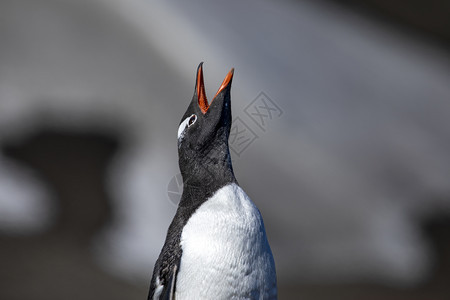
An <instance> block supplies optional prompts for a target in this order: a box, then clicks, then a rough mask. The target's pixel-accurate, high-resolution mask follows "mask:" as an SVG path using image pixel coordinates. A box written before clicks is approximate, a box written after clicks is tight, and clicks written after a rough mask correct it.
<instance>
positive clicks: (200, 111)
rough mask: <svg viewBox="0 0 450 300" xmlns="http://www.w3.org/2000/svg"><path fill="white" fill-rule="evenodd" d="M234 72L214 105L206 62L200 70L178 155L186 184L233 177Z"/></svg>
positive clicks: (182, 123) (183, 120) (182, 124)
mask: <svg viewBox="0 0 450 300" xmlns="http://www.w3.org/2000/svg"><path fill="white" fill-rule="evenodd" d="M233 73H234V69H231V70H230V72H228V74H227V75H226V77H225V79H224V80H223V82H222V85H221V86H220V87H219V90H218V91H217V93H216V95H215V96H214V98H213V99H212V100H211V103H208V100H207V99H206V93H205V84H204V80H203V63H200V65H199V66H198V68H197V76H196V84H195V89H194V95H193V97H192V101H191V102H190V104H189V106H188V108H187V110H186V112H185V113H184V115H183V117H182V118H181V121H180V125H179V128H178V156H179V166H180V171H181V174H182V176H183V181H184V183H185V184H191V185H198V184H202V185H204V184H207V183H208V181H209V180H211V181H214V180H217V178H215V177H223V176H225V177H230V174H231V177H232V178H234V176H233V175H232V174H233V172H232V167H231V159H230V153H229V149H228V137H229V135H230V128H231V101H230V90H231V81H232V79H233Z"/></svg>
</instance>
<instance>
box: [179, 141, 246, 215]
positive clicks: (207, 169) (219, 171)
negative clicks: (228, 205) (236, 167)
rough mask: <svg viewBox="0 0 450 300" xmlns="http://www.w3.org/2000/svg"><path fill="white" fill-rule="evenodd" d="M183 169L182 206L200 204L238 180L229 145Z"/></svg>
mask: <svg viewBox="0 0 450 300" xmlns="http://www.w3.org/2000/svg"><path fill="white" fill-rule="evenodd" d="M182 171H184V172H182V176H183V195H182V197H181V201H180V206H185V205H189V206H190V205H192V204H198V205H199V204H201V203H203V202H205V201H206V200H207V199H209V198H210V197H211V196H212V195H213V194H214V193H215V192H216V191H217V190H219V189H220V188H221V187H224V186H226V185H228V184H231V183H236V182H237V181H236V178H235V176H234V173H233V166H232V164H231V157H230V153H229V150H228V147H227V148H226V151H211V152H209V153H208V154H207V155H204V156H202V157H201V158H199V159H197V160H195V162H194V163H193V164H190V168H188V169H187V170H182Z"/></svg>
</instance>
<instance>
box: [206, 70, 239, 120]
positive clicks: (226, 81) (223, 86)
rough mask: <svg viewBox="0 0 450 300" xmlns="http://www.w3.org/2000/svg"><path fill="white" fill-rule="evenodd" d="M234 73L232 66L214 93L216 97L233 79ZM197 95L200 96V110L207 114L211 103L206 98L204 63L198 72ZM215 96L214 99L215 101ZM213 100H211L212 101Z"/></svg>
mask: <svg viewBox="0 0 450 300" xmlns="http://www.w3.org/2000/svg"><path fill="white" fill-rule="evenodd" d="M233 74H234V68H231V70H230V72H228V74H227V76H225V79H224V80H223V82H222V84H221V85H220V87H219V90H218V91H217V93H216V94H215V95H214V98H216V96H217V95H218V94H219V93H220V92H221V91H222V90H224V89H225V88H226V87H227V86H228V84H230V82H231V79H233ZM197 96H198V106H199V107H200V110H201V111H202V113H203V114H205V113H206V112H207V111H208V108H209V105H210V104H208V100H207V99H206V92H205V82H204V80H203V65H202V64H201V65H200V67H199V68H198V72H197ZM214 98H213V100H212V101H214ZM212 101H211V102H212Z"/></svg>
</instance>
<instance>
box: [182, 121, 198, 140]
mask: <svg viewBox="0 0 450 300" xmlns="http://www.w3.org/2000/svg"><path fill="white" fill-rule="evenodd" d="M196 121H197V116H196V115H191V116H190V117H187V118H186V119H185V120H184V121H183V122H181V124H180V127H178V139H180V138H182V137H183V136H184V131H185V130H186V128H188V127H191V126H192V125H194V124H195V122H196Z"/></svg>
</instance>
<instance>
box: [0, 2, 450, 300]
mask: <svg viewBox="0 0 450 300" xmlns="http://www.w3.org/2000/svg"><path fill="white" fill-rule="evenodd" d="M412 32H413V30H411V31H408V30H399V29H397V28H396V26H394V25H392V23H385V22H381V21H380V20H379V19H377V18H372V17H370V18H369V17H367V15H366V14H364V13H361V11H359V10H352V9H349V8H348V7H347V6H340V5H338V4H337V3H335V2H328V1H278V2H275V1H273V2H272V1H253V0H252V1H245V2H240V1H227V2H224V1H222V2H217V3H215V2H214V3H213V2H208V1H200V0H195V1H185V2H181V1H178V2H177V1H148V0H147V1H144V0H128V1H119V0H114V1H106V0H96V1H87V0H81V1H71V0H60V1H57V0H41V1H32V0H23V1H9V0H6V1H5V0H4V1H2V2H0V41H1V46H0V146H1V147H2V148H1V149H2V151H1V152H0V265H3V266H6V267H1V270H0V298H1V299H26V298H29V297H31V296H33V297H34V299H61V298H65V299H124V298H127V299H132V298H136V299H138V298H141V299H143V298H145V297H146V291H147V288H148V282H149V279H150V274H151V272H152V269H153V264H154V261H155V260H156V258H157V256H158V254H159V251H160V249H161V247H162V244H163V241H164V238H165V232H166V230H167V227H168V224H169V222H170V221H171V219H172V217H173V215H174V213H175V210H176V206H175V205H174V203H173V202H174V201H173V200H171V199H170V198H169V194H168V192H171V191H172V190H171V189H173V188H176V187H177V186H176V185H173V182H174V176H176V175H177V174H178V173H179V171H178V166H177V148H176V130H177V128H178V123H179V121H180V118H181V116H182V114H183V113H184V111H185V109H186V107H187V105H188V103H189V101H190V99H191V97H192V94H193V88H194V83H195V81H194V76H195V71H196V67H197V65H198V63H199V62H200V61H204V62H205V65H204V70H205V83H206V90H207V94H208V95H209V98H211V97H212V95H214V93H215V92H216V90H217V88H218V87H219V85H220V83H221V82H222V80H223V78H224V76H225V75H226V73H227V72H228V70H229V69H230V68H231V67H235V69H236V70H235V77H234V80H233V88H232V104H233V117H234V122H235V124H236V126H240V128H241V129H243V128H245V129H246V134H247V136H246V138H250V141H251V142H250V143H248V144H245V145H240V144H237V143H232V147H234V150H235V151H234V152H233V160H234V169H235V174H236V176H237V178H238V180H239V182H240V184H241V186H242V187H243V188H244V190H246V192H247V193H248V194H249V196H250V197H251V198H252V199H253V201H254V202H255V203H256V204H257V205H258V207H259V208H260V210H261V212H262V214H263V217H264V220H265V225H266V229H267V232H268V237H269V241H270V243H271V245H272V250H273V252H274V256H275V261H276V266H277V272H278V281H279V285H280V298H285V299H297V298H298V297H301V296H303V297H305V298H307V299H311V298H313V299H329V297H330V295H328V294H327V291H329V292H330V294H331V295H333V292H336V291H338V292H339V293H340V294H341V295H342V297H343V298H342V299H353V298H355V297H356V298H360V296H361V295H366V294H367V293H370V294H371V295H373V297H374V298H373V299H401V298H402V297H403V298H404V297H406V298H408V299H415V298H414V297H415V296H417V295H418V296H417V297H421V295H422V296H423V295H427V297H429V296H430V295H432V296H433V297H435V298H433V299H444V298H440V297H445V296H442V295H445V294H446V293H447V294H448V288H447V289H445V287H443V286H442V285H440V284H439V283H440V282H445V280H448V277H447V276H448V275H449V269H448V268H447V269H445V266H448V265H449V253H450V246H449V238H448V237H447V238H446V239H445V238H443V236H446V235H447V233H449V222H450V221H449V218H450V154H449V153H450V139H449V137H450V56H449V55H448V48H445V47H442V46H440V45H439V43H434V42H430V40H428V39H426V38H423V37H419V35H417V34H413V33H412ZM264 101H265V102H264ZM261 103H266V104H267V103H269V105H272V106H271V108H272V109H273V110H272V111H269V110H264V107H261V106H258V105H260V104H261ZM258 108H259V111H260V112H263V116H262V115H260V116H259V117H258V116H257V115H255V114H254V113H255V109H258ZM270 112H273V114H270ZM252 113H253V114H252ZM316 289H317V290H316ZM318 290H320V291H321V292H319V291H318ZM387 295H390V296H387ZM308 297H309V298H308ZM321 297H323V298H321ZM327 297H328V298H327ZM345 297H347V298H345ZM389 297H390V298H389Z"/></svg>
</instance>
